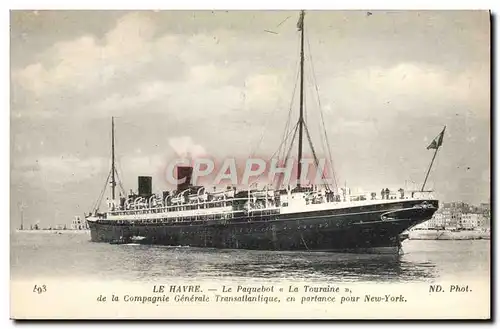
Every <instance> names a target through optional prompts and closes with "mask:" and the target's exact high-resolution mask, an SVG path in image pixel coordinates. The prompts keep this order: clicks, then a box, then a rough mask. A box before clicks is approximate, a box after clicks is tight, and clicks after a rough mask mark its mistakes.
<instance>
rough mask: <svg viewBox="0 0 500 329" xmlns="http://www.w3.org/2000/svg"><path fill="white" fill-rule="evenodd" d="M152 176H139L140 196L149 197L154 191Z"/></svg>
mask: <svg viewBox="0 0 500 329" xmlns="http://www.w3.org/2000/svg"><path fill="white" fill-rule="evenodd" d="M151 181H152V178H151V177H150V176H139V196H140V197H143V198H149V197H150V196H151V194H153V192H152V184H151Z"/></svg>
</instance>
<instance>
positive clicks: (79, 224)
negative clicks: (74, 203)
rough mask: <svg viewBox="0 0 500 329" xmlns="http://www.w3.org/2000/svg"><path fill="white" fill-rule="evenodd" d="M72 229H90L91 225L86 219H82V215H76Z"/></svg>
mask: <svg viewBox="0 0 500 329" xmlns="http://www.w3.org/2000/svg"><path fill="white" fill-rule="evenodd" d="M71 229H72V230H88V229H89V225H88V223H87V221H86V220H82V219H81V218H80V216H75V218H74V219H73V221H72V222H71Z"/></svg>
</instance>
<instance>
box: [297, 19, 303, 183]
mask: <svg viewBox="0 0 500 329" xmlns="http://www.w3.org/2000/svg"><path fill="white" fill-rule="evenodd" d="M297 28H298V29H299V31H300V114H299V123H298V124H299V153H298V164H297V186H298V187H300V176H301V173H302V163H301V161H302V130H303V126H304V11H303V10H302V11H301V12H300V18H299V22H298V23H297Z"/></svg>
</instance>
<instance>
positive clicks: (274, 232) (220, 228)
mask: <svg viewBox="0 0 500 329" xmlns="http://www.w3.org/2000/svg"><path fill="white" fill-rule="evenodd" d="M394 201H395V202H393V203H382V204H375V205H368V206H366V205H365V206H357V207H349V208H341V209H329V210H321V211H314V212H301V213H290V214H277V215H268V216H246V217H239V218H233V219H231V220H227V219H226V220H210V221H198V222H197V221H193V222H190V223H141V224H139V223H133V224H131V223H127V222H117V221H116V220H108V219H100V220H97V221H90V220H89V221H88V222H89V226H90V231H91V241H94V242H108V243H113V242H114V241H122V242H126V241H131V240H132V238H133V237H137V236H140V237H142V238H143V239H142V240H141V242H140V243H143V244H159V245H168V246H191V247H201V248H229V249H250V250H283V251H293V250H309V251H335V252H382V253H385V252H395V251H398V250H399V248H400V245H401V241H400V238H399V235H400V234H401V233H402V232H404V231H405V230H407V229H409V228H411V227H413V226H415V225H417V224H419V223H421V222H424V221H426V220H428V219H430V218H431V217H432V216H433V214H434V212H435V211H436V210H437V207H438V204H437V201H436V200H427V201H424V200H404V201H403V200H401V201H399V202H397V200H394Z"/></svg>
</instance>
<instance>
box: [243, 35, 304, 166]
mask: <svg viewBox="0 0 500 329" xmlns="http://www.w3.org/2000/svg"><path fill="white" fill-rule="evenodd" d="M298 47H299V44H298V43H297V48H298ZM298 66H299V59H297V60H296V61H295V65H294V67H297V76H296V77H295V84H294V87H293V92H292V99H291V101H290V108H289V110H288V118H287V121H286V123H285V129H284V130H283V135H282V137H281V139H283V138H285V137H286V135H287V131H288V129H289V127H290V118H291V116H292V106H293V100H294V98H295V91H296V89H297V80H298V78H299V70H298ZM277 109H278V107H276V108H275V110H274V111H273V112H272V113H271V114H270V115H269V116H268V120H267V121H266V124H265V126H264V128H263V129H262V133H261V135H260V139H259V142H258V143H257V145H256V146H255V148H254V149H253V151H252V152H250V154H251V155H250V157H251V158H253V157H254V155H255V153H256V152H257V150H258V149H259V147H260V145H261V144H262V141H263V139H264V135H265V132H266V130H267V127H268V125H269V123H270V121H271V120H270V119H271V118H272V117H273V115H274V114H276V112H278V111H277Z"/></svg>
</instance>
